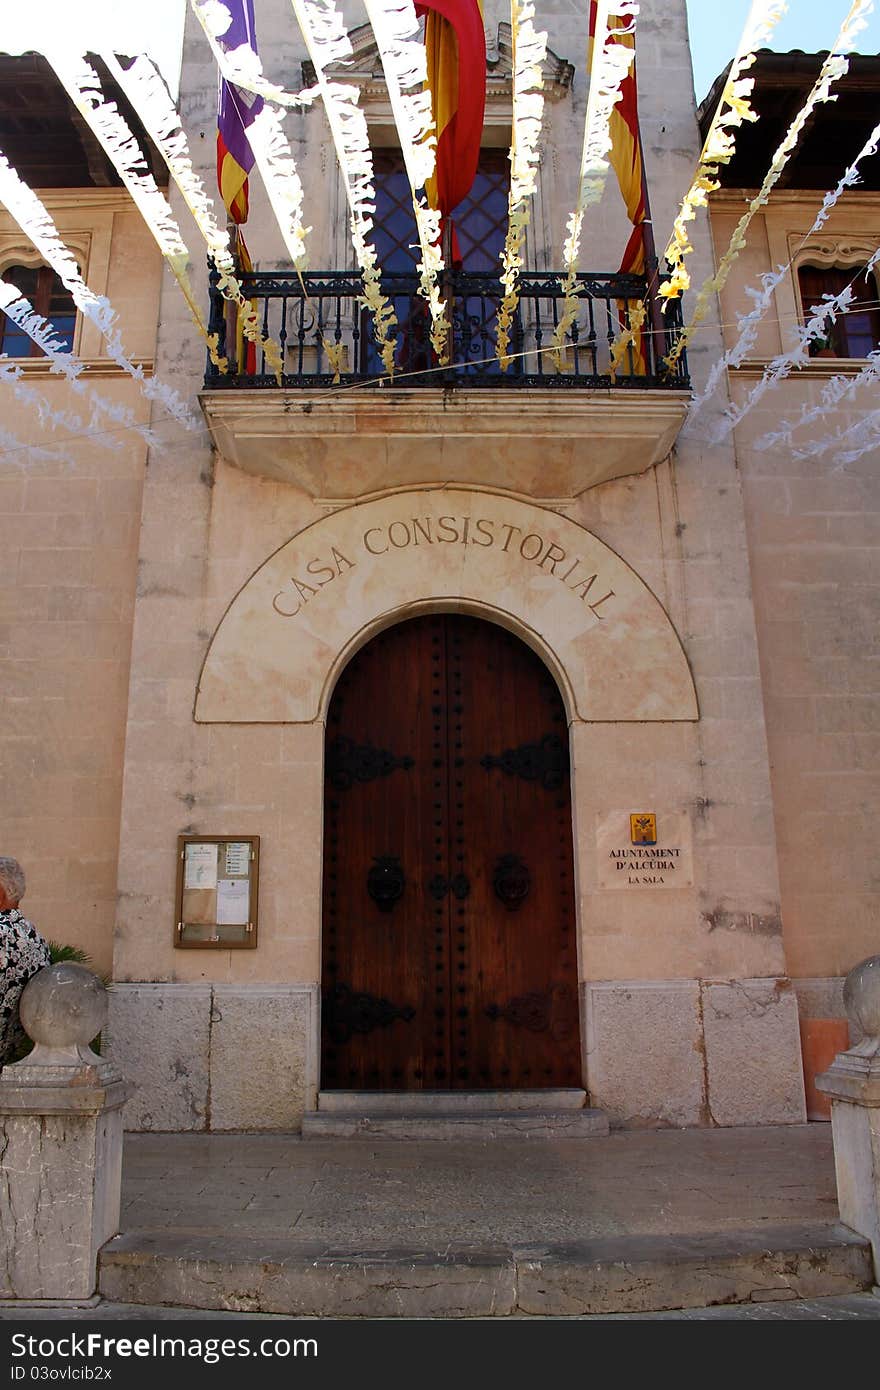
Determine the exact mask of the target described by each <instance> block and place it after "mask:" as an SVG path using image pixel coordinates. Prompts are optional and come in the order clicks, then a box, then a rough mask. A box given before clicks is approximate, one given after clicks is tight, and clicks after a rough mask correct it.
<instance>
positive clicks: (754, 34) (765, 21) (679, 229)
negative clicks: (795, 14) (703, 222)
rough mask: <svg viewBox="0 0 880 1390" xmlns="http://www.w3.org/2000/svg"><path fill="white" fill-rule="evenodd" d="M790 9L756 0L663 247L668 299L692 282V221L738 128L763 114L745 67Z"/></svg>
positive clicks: (773, 0)
mask: <svg viewBox="0 0 880 1390" xmlns="http://www.w3.org/2000/svg"><path fill="white" fill-rule="evenodd" d="M787 10H788V3H787V0H753V3H752V8H751V9H750V11H749V14H748V18H747V19H746V23H745V27H744V29H743V32H742V37H741V38H740V41H739V46H738V48H737V51H736V54H735V56H734V59H733V62H732V63H731V65H730V71H729V72H728V74H727V81H726V82H725V84H724V90H723V91H722V93H721V98H720V100H719V102H718V105H717V107H716V108H715V115H714V116H713V117H712V122H711V124H710V126H709V129H708V131H707V133H706V139H705V142H704V144H703V149H702V152H701V154H700V158H699V160H698V161H697V169H696V173H695V174H694V177H693V180H692V182H691V186H690V188H689V189H688V191H687V193H685V195H684V198H683V199H682V202H681V207H680V209H679V212H678V216H677V217H676V219H675V221H674V223H673V224H672V235H671V237H670V239H669V244H668V245H667V247H666V251H665V252H664V258H665V260H666V261H667V262H668V263H669V267H670V270H669V274H668V276H667V277H666V279H665V280H664V281H663V282H662V284H661V285H660V286H659V289H658V292H659V294H660V295H661V296H662V298H664V299H666V300H667V301H668V300H669V299H672V298H677V297H678V296H680V295H681V294H682V292H683V291H684V290H686V289H688V288H689V287H690V283H691V280H690V275H689V274H688V271H687V267H686V265H685V257H686V256H689V255H690V254H691V253H692V251H693V249H694V248H693V246H692V245H691V241H690V234H689V232H688V223H689V222H692V221H693V220H694V218H695V217H696V215H697V209H698V208H703V207H705V206H706V203H707V200H708V197H709V194H710V193H714V192H715V190H716V189H717V188H720V186H721V183H720V180H719V178H718V170H719V168H720V166H721V165H722V164H729V163H730V161H731V159H732V158H733V153H734V149H735V140H736V136H735V132H736V130H738V129H739V127H740V126H741V125H742V124H743V122H744V121H756V120H757V119H758V117H757V114H756V113H755V112H754V111H753V110H752V108H751V106H750V105H749V98H750V96H751V94H752V91H753V89H754V86H755V79H754V78H753V77H743V73H744V72H747V71H748V69H749V68H750V67H752V66H753V64H754V62H755V50H756V49H758V48H760V47H762V45H766V44H767V43H768V42H769V39H770V35H771V34H772V32H773V30H774V28H775V26H776V25H777V24H778V22H779V20H780V19H781V18H782V16H783V15H784V14H785V13H786V11H787Z"/></svg>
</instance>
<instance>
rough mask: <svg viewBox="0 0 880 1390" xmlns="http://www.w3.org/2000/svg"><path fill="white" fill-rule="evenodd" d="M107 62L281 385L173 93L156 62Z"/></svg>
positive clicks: (274, 351) (270, 345)
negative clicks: (125, 65) (195, 165)
mask: <svg viewBox="0 0 880 1390" xmlns="http://www.w3.org/2000/svg"><path fill="white" fill-rule="evenodd" d="M101 56H102V58H103V60H104V62H105V63H106V64H107V67H108V69H109V70H110V72H111V73H112V74H113V77H114V78H115V79H116V81H117V82H118V83H119V85H120V87H121V88H122V90H123V91H124V92H125V94H126V96H127V97H128V99H129V101H130V102H131V104H132V106H134V108H135V110H136V111H137V113H138V115H139V116H140V118H141V120H142V121H143V123H144V127H145V129H146V131H147V133H148V135H149V136H150V139H151V140H152V141H153V143H154V144H155V146H156V148H157V150H158V151H159V153H160V154H161V156H162V158H163V159H164V160H165V163H166V164H167V166H168V170H169V172H170V174H171V177H172V178H173V180H174V182H175V184H176V185H177V188H178V189H179V191H180V194H181V196H182V198H183V200H184V202H185V203H186V205H187V207H188V209H189V211H190V213H191V214H192V218H193V221H194V222H195V224H196V226H197V227H198V229H199V231H200V232H201V234H202V236H203V237H204V239H205V243H206V245H207V248H208V254H209V256H210V257H211V260H212V261H213V263H214V267H215V269H216V271H217V276H218V280H217V287H218V289H219V290H220V293H221V294H222V295H223V297H224V299H226V300H227V301H228V302H229V303H230V304H233V305H235V308H236V310H237V312H238V323H239V326H240V327H241V329H242V330H243V332H244V336H245V337H246V338H247V339H248V341H249V342H252V343H254V344H255V345H256V346H257V348H258V349H259V350H260V351H261V352H262V353H263V354H264V355H265V358H266V365H267V366H268V368H269V370H270V371H271V372H274V373H275V376H276V378H277V379H278V381H279V384H280V378H281V372H282V360H281V348H280V346H279V344H278V343H276V342H275V340H274V339H273V338H271V337H268V336H264V335H263V333H262V331H261V329H260V321H259V318H258V316H257V312H256V310H255V309H254V307H253V305H252V303H251V301H250V300H249V299H246V298H245V297H244V295H243V294H242V290H241V285H240V284H239V282H238V276H237V268H236V264H235V259H234V257H233V255H232V251H231V249H230V246H229V235H228V233H227V231H226V228H225V227H224V226H221V225H220V224H219V223H218V222H217V218H216V216H215V213H214V206H213V204H212V202H211V199H210V198H209V196H208V194H207V192H206V191H205V187H204V184H203V183H202V180H201V179H200V178H199V176H198V174H197V173H196V172H195V170H194V168H193V164H192V158H191V156H190V152H189V145H188V143H187V138H186V134H185V132H184V130H183V126H182V124H181V120H180V116H179V115H178V112H177V108H176V107H175V105H174V102H173V101H172V100H171V97H170V96H169V94H168V89H167V87H166V86H165V83H164V81H163V80H162V77H161V75H160V74H159V72H158V71H157V69H156V67H155V65H154V63H153V61H152V59H150V58H147V57H143V56H141V57H139V58H136V59H135V60H134V62H133V63H132V64H131V66H130V67H128V68H123V67H122V65H121V63H120V62H119V60H118V58H117V57H116V55H115V54H113V53H106V52H105V53H103V54H102V55H101Z"/></svg>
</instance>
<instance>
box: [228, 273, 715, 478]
mask: <svg viewBox="0 0 880 1390" xmlns="http://www.w3.org/2000/svg"><path fill="white" fill-rule="evenodd" d="M241 284H242V288H243V291H244V293H245V295H246V296H247V297H248V298H249V299H251V300H253V301H254V302H255V304H256V305H257V307H258V311H259V317H260V323H261V326H262V331H263V333H264V335H266V336H269V337H271V338H273V339H274V340H275V342H276V343H277V344H279V345H280V347H281V351H282V358H283V364H284V371H283V373H282V376H281V380H280V383H279V381H278V379H277V378H276V376H275V374H274V373H273V372H272V371H271V370H270V369H268V368H267V363H266V361H265V357H264V356H263V355H262V354H259V355H257V358H256V360H255V361H252V362H250V363H248V364H238V363H236V362H235V361H231V364H230V365H231V370H230V371H228V372H227V373H221V372H220V371H219V370H218V369H217V368H216V367H214V366H213V365H212V364H210V362H209V364H208V371H207V375H206V377H205V389H204V393H203V395H202V397H201V401H202V406H203V408H204V411H205V415H206V417H207V419H208V423H209V425H210V428H211V431H212V435H213V438H214V442H215V444H216V446H217V448H218V450H219V451H220V452H221V454H222V455H223V456H224V457H225V458H227V459H228V460H229V461H230V462H232V463H234V464H236V465H237V466H238V467H240V468H242V469H244V470H245V471H247V472H251V473H255V474H259V475H262V476H268V477H273V478H277V479H280V480H283V481H288V482H293V483H296V484H297V485H298V486H300V487H303V488H304V489H305V490H306V491H307V492H308V493H309V495H310V496H312V497H314V498H316V499H326V500H328V501H342V500H354V499H355V498H359V497H364V496H368V495H370V494H372V493H375V492H378V491H382V490H385V489H387V488H391V487H400V486H411V485H415V484H431V483H434V484H437V483H469V484H472V485H474V484H476V485H480V486H486V487H499V488H504V489H505V490H508V491H513V492H517V493H520V494H521V495H523V496H528V497H533V498H540V499H544V500H548V501H550V500H566V499H570V498H572V497H574V496H577V495H578V494H579V493H581V492H583V491H584V490H585V489H586V488H589V487H595V486H596V485H597V484H598V483H601V482H606V481H608V480H609V479H611V478H618V477H624V476H627V475H629V474H634V473H641V472H645V471H646V470H647V469H648V468H650V467H652V466H653V465H654V464H655V463H657V462H659V461H660V460H661V459H662V458H664V457H665V456H666V454H667V453H668V452H669V450H670V448H671V447H672V444H673V443H674V441H675V438H676V436H677V434H678V430H679V429H680V427H681V424H682V422H683V420H684V416H685V413H686V409H687V401H688V394H689V386H690V383H689V380H688V376H687V362H686V359H685V357H684V356H682V358H681V359H680V360H679V362H678V363H677V364H676V367H675V369H674V370H672V371H669V370H668V369H667V368H666V367H665V366H664V364H663V360H662V359H663V358H664V356H665V355H666V354H667V353H668V351H669V349H670V348H671V346H672V344H673V342H674V341H675V338H676V335H677V333H678V332H679V331H680V323H681V319H680V306H679V305H678V304H674V305H673V306H672V309H671V310H670V312H669V314H668V315H667V316H666V318H665V319H664V320H663V321H662V324H661V323H659V321H658V331H657V332H651V331H645V332H644V333H643V334H642V335H641V352H637V351H636V350H635V349H634V347H633V346H629V347H628V348H627V350H626V353H625V355H624V358H623V361H622V362H620V364H619V366H618V368H617V371H616V372H614V373H612V371H611V369H610V360H611V347H612V344H613V343H614V341H615V339H616V338H617V337H618V335H619V333H620V330H621V324H622V323H626V322H628V316H629V313H630V309H631V307H632V306H634V305H635V304H637V303H641V302H642V301H643V300H644V299H645V296H646V285H645V281H644V280H643V279H640V278H639V277H637V276H625V275H616V274H608V275H602V274H582V275H579V276H578V277H577V299H578V308H579V312H578V315H577V318H576V320H575V322H574V324H573V325H572V328H571V331H570V332H569V333H568V335H567V336H566V339H565V342H564V346H563V348H562V352H561V355H560V360H559V362H558V363H557V360H556V357H555V356H554V354H552V353H551V348H552V346H553V342H554V333H555V330H556V325H557V323H558V321H559V318H560V316H561V311H562V303H563V291H562V276H561V275H560V274H558V273H557V274H553V273H548V274H535V273H530V274H524V275H523V276H522V278H521V284H520V301H519V306H518V310H517V314H516V318H515V321H514V324H513V329H512V333H511V340H510V346H509V352H510V354H511V357H512V359H513V360H512V362H511V363H510V365H509V366H508V368H507V370H506V371H503V370H502V369H501V366H500V364H499V362H498V360H497V358H496V346H495V344H496V323H497V313H498V307H499V304H500V301H501V296H502V289H501V285H500V283H499V281H498V280H497V278H495V277H494V276H490V275H482V274H473V273H469V272H458V273H451V274H449V275H447V276H446V278H445V280H444V284H443V296H444V299H445V301H446V304H447V314H448V318H449V321H450V325H451V331H450V343H451V353H450V357H451V361H450V363H449V364H448V365H440V364H438V362H437V360H436V358H435V357H434V355H433V353H432V350H431V346H430V342H429V335H428V327H429V325H428V320H427V314H426V310H425V307H424V303H423V301H422V299H421V298H420V296H419V295H418V283H417V276H416V275H415V274H414V273H396V274H385V275H383V277H382V288H383V290H384V292H385V294H386V295H387V296H388V297H389V299H391V300H392V302H393V305H394V309H395V314H396V317H397V322H398V329H397V350H396V355H395V374H394V377H393V379H390V378H389V377H388V376H387V375H383V368H382V364H381V361H380V359H379V357H378V354H377V352H376V349H375V346H374V344H373V341H372V331H371V324H370V318H369V315H368V314H366V313H365V311H364V309H363V307H362V305H361V302H360V300H359V297H358V296H359V292H360V278H359V276H358V275H357V274H356V273H347V272H332V271H329V272H315V273H311V274H307V275H304V276H303V277H302V280H300V277H299V276H297V275H296V274H295V273H294V272H287V271H284V272H280V271H279V272H271V271H258V272H253V273H251V274H247V275H242V277H241ZM226 324H227V319H226V305H225V303H224V301H223V300H222V298H221V296H220V295H219V293H218V291H217V288H216V277H214V276H213V275H212V284H211V329H212V331H213V332H216V333H217V334H218V336H219V339H220V345H221V351H222V352H223V353H224V354H225V355H229V350H230V349H231V350H233V351H234V344H233V343H231V342H227V328H226ZM648 328H649V325H646V329H648ZM328 343H329V344H330V345H331V346H332V347H333V349H334V350H338V351H339V358H338V360H339V361H340V372H339V376H338V378H337V377H336V376H335V374H334V373H333V371H332V370H331V367H330V363H329V361H328V357H327V351H326V345H327V344H328ZM245 365H246V366H247V367H249V370H247V369H242V368H243V367H244V366H245Z"/></svg>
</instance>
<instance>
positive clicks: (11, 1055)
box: [0, 858, 51, 1067]
mask: <svg viewBox="0 0 880 1390" xmlns="http://www.w3.org/2000/svg"><path fill="white" fill-rule="evenodd" d="M23 897H24V871H23V869H22V867H21V865H20V864H19V863H18V861H17V860H15V859H3V858H0V1067H2V1066H3V1065H4V1063H6V1062H12V1061H14V1060H15V1056H16V1054H17V1052H18V1051H19V1049H20V1048H21V1046H22V1044H23V1042H24V1039H25V1034H24V1029H23V1028H22V1026H21V1024H20V1022H19V1018H18V1001H19V998H20V997H21V992H22V990H23V989H24V987H25V985H26V984H27V982H28V980H29V979H30V977H31V975H35V974H36V973H37V971H38V970H42V968H43V966H44V965H50V964H51V959H50V956H49V947H48V946H47V945H46V942H45V941H44V940H43V938H42V937H41V936H40V933H39V932H38V931H37V929H36V927H35V926H34V925H33V923H31V922H29V921H28V920H27V918H26V917H23V916H22V914H21V913H20V912H19V910H18V904H19V903H20V902H21V900H22V898H23Z"/></svg>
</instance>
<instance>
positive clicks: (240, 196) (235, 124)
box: [217, 0, 263, 226]
mask: <svg viewBox="0 0 880 1390" xmlns="http://www.w3.org/2000/svg"><path fill="white" fill-rule="evenodd" d="M224 3H225V5H226V8H227V9H228V10H229V12H230V14H231V15H232V23H231V24H230V26H229V28H228V29H227V30H226V33H225V34H224V35H223V36H222V38H220V40H219V43H220V46H221V48H225V49H227V50H228V49H234V48H240V47H241V45H242V44H247V45H248V47H249V48H252V49H253V51H254V52H255V53H256V51H257V40H256V35H255V33H254V0H224ZM262 109H263V98H262V97H261V96H256V95H255V94H254V93H253V92H246V91H245V90H244V89H243V88H242V87H236V86H235V85H234V84H233V83H231V82H227V81H225V79H224V78H223V77H221V78H220V91H219V94H218V99H217V186H218V188H219V189H220V196H221V197H222V199H223V201H224V203H225V204H226V208H227V211H228V213H229V216H230V217H231V218H232V221H233V222H235V223H236V225H238V226H241V224H242V223H243V222H246V221H247V217H248V175H249V174H250V172H251V170H252V169H253V167H254V155H253V151H252V150H251V147H250V142H249V140H248V128H249V127H250V126H251V125H253V123H254V121H255V120H256V118H257V116H258V115H259V114H260V112H261V111H262Z"/></svg>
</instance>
